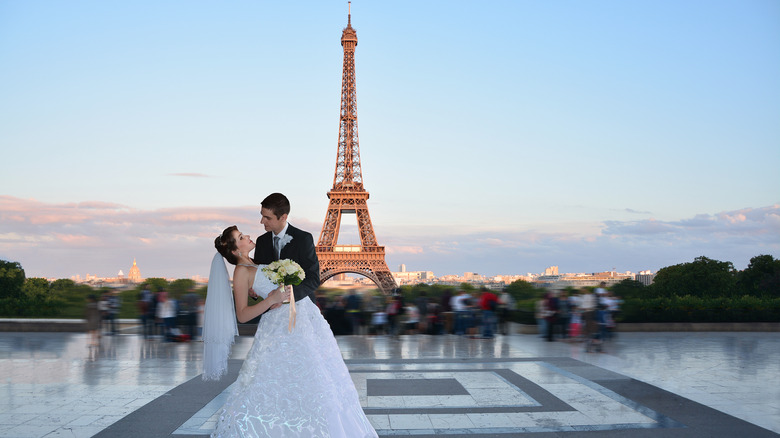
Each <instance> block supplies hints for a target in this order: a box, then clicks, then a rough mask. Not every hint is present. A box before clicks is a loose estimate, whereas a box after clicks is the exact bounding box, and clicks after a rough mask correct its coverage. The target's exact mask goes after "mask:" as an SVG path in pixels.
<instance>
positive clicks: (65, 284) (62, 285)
mask: <svg viewBox="0 0 780 438" xmlns="http://www.w3.org/2000/svg"><path fill="white" fill-rule="evenodd" d="M49 287H50V289H51V290H52V291H53V292H56V293H67V292H69V291H72V290H73V289H74V288H75V287H76V282H75V281H73V280H71V279H68V278H60V279H59V280H54V281H52V282H51V285H50V286H49Z"/></svg>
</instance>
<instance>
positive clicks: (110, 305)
mask: <svg viewBox="0 0 780 438" xmlns="http://www.w3.org/2000/svg"><path fill="white" fill-rule="evenodd" d="M105 295H106V323H107V325H108V335H111V336H113V335H115V334H117V333H119V330H117V319H118V318H119V310H120V309H121V307H122V297H121V296H120V295H119V291H117V290H111V291H110V292H107V293H106V294H105Z"/></svg>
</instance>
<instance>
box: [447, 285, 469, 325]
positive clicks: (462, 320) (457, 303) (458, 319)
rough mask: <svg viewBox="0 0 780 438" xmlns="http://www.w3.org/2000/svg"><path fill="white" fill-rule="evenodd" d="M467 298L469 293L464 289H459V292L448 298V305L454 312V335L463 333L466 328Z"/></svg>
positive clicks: (467, 316)
mask: <svg viewBox="0 0 780 438" xmlns="http://www.w3.org/2000/svg"><path fill="white" fill-rule="evenodd" d="M469 298H470V296H469V294H468V293H466V291H465V290H461V291H460V293H458V294H457V295H455V296H453V297H452V298H451V299H450V307H452V311H453V312H455V334H456V335H464V334H466V331H467V330H468V324H469V323H468V318H469V315H468V312H469V302H468V300H469Z"/></svg>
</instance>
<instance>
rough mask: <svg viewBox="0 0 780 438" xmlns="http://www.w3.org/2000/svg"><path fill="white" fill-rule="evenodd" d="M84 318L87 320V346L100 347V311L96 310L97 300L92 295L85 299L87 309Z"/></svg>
mask: <svg viewBox="0 0 780 438" xmlns="http://www.w3.org/2000/svg"><path fill="white" fill-rule="evenodd" d="M84 318H85V319H86V320H87V333H89V346H90V347H97V346H98V345H100V319H101V318H100V309H99V308H98V299H97V297H96V296H95V295H94V294H89V296H88V297H87V307H86V309H85V312H84Z"/></svg>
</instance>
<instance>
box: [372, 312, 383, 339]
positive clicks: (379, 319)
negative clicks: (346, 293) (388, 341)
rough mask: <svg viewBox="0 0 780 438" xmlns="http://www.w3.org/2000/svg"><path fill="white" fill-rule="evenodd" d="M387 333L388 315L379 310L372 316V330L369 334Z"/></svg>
mask: <svg viewBox="0 0 780 438" xmlns="http://www.w3.org/2000/svg"><path fill="white" fill-rule="evenodd" d="M386 333H387V313H385V312H383V311H381V310H379V311H376V312H374V313H372V314H371V330H370V332H369V334H372V335H384V334H386Z"/></svg>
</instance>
